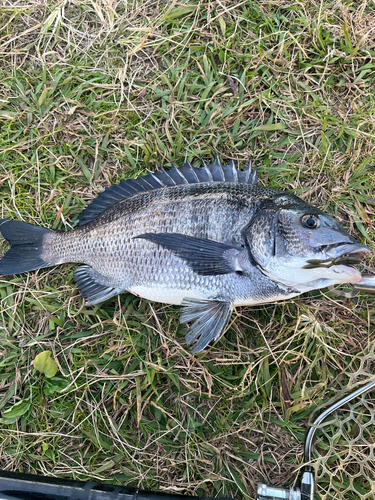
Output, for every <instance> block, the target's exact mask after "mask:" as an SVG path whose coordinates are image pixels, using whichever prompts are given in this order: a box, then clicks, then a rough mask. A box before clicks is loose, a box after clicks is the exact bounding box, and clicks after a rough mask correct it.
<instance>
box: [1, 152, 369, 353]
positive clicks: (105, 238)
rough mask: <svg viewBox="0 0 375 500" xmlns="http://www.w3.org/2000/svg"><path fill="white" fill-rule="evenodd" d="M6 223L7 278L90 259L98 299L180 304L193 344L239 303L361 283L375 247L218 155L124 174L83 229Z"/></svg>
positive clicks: (88, 280) (87, 289) (81, 275)
mask: <svg viewBox="0 0 375 500" xmlns="http://www.w3.org/2000/svg"><path fill="white" fill-rule="evenodd" d="M0 224H1V225H0V231H1V233H2V235H3V237H4V238H6V239H7V240H8V241H9V243H10V244H11V245H12V246H11V248H10V249H9V250H8V252H7V253H6V254H5V256H4V257H3V259H2V260H1V261H0V273H1V274H15V273H23V272H25V271H32V270H34V269H38V268H40V267H46V266H54V265H57V264H62V263H64V262H80V263H83V264H85V265H83V266H81V267H78V269H76V270H75V272H74V276H75V279H76V281H77V282H78V285H79V288H80V291H81V295H82V296H83V298H84V299H85V300H86V302H87V303H88V304H97V303H99V302H102V301H103V300H107V299H109V298H111V297H113V296H115V295H117V294H119V293H122V292H131V293H134V294H136V295H139V296H141V297H145V298H146V299H150V300H155V301H158V302H164V303H167V304H182V306H183V311H182V315H181V322H183V323H185V322H188V323H191V326H190V329H189V331H188V335H187V337H186V340H187V343H188V344H192V343H193V342H194V341H196V344H195V345H194V348H193V352H199V351H201V350H202V349H204V348H205V347H206V346H207V345H208V344H209V343H210V342H212V341H215V340H216V339H218V338H219V337H220V335H221V334H222V333H223V331H224V330H225V328H226V326H227V324H228V320H229V317H230V315H231V312H232V310H233V308H234V307H235V306H243V305H255V304H264V303H269V302H275V301H277V300H284V299H288V298H291V297H295V296H296V295H299V294H300V293H303V292H307V291H308V290H314V289H317V288H324V287H327V286H329V285H334V284H339V283H356V282H358V281H359V280H360V279H361V274H360V273H359V272H358V271H357V270H356V269H355V268H354V267H352V266H351V264H354V263H357V262H359V261H360V259H361V258H363V257H364V256H365V255H367V254H368V253H369V249H368V247H367V246H365V245H360V244H359V243H357V241H356V240H355V239H354V238H353V237H352V236H350V235H349V234H348V233H347V232H346V231H345V229H343V227H342V226H341V225H340V224H339V223H338V222H337V221H336V220H335V219H334V218H333V217H331V216H330V215H328V214H325V213H324V212H322V211H321V210H319V209H317V208H315V207H313V206H311V205H309V204H308V203H306V202H304V201H303V200H301V199H300V198H298V197H297V196H294V195H293V194H290V193H287V192H284V191H277V190H275V189H268V188H265V187H263V186H260V185H257V175H256V171H252V170H251V166H249V168H248V170H247V171H243V172H240V171H238V170H236V168H235V165H234V163H233V162H230V164H229V165H223V164H222V163H221V162H220V161H219V160H218V159H216V160H215V161H214V162H213V163H212V164H211V165H208V166H207V165H204V167H202V168H195V167H192V166H191V165H190V163H188V162H187V163H185V164H184V165H183V166H182V167H181V168H179V169H178V168H176V167H173V168H172V169H170V170H158V171H156V172H154V173H148V174H147V175H146V176H144V177H138V178H137V179H134V180H133V179H130V180H126V181H122V182H120V184H118V185H115V186H112V187H110V188H108V189H106V190H105V191H104V192H103V193H101V194H100V195H99V196H98V197H97V198H96V199H95V200H94V201H93V202H92V203H91V205H89V207H88V208H87V209H86V210H85V211H84V212H83V214H82V216H81V219H80V221H79V227H77V228H76V229H75V230H73V231H68V232H62V231H50V230H48V229H45V228H42V227H39V226H32V225H30V224H26V223H25V222H18V221H10V220H0Z"/></svg>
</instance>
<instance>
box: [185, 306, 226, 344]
mask: <svg viewBox="0 0 375 500" xmlns="http://www.w3.org/2000/svg"><path fill="white" fill-rule="evenodd" d="M182 306H183V312H182V314H181V318H180V323H192V325H191V326H190V328H189V331H188V334H187V335H186V342H187V344H188V345H190V344H192V343H193V342H194V341H195V340H198V342H197V343H196V344H195V346H194V348H193V349H192V352H194V353H196V352H200V351H202V350H203V349H204V348H205V347H207V345H208V344H209V343H210V342H213V341H215V340H217V339H218V338H219V337H220V336H221V335H222V334H223V333H224V330H225V328H226V326H227V325H228V322H229V318H230V316H231V314H232V311H233V306H232V304H231V303H230V302H225V301H221V300H200V299H189V298H187V299H184V300H183V301H182Z"/></svg>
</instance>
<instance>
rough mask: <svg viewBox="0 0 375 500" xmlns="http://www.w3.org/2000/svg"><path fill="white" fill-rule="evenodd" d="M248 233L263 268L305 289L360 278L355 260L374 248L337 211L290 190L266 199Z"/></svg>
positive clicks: (277, 279)
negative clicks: (331, 211)
mask: <svg viewBox="0 0 375 500" xmlns="http://www.w3.org/2000/svg"><path fill="white" fill-rule="evenodd" d="M243 234H244V236H245V239H246V243H247V246H248V251H249V255H250V258H251V259H252V260H253V262H254V261H255V263H256V265H257V267H258V269H260V271H261V272H262V273H263V274H265V275H266V276H268V277H269V278H270V279H272V280H273V281H275V282H277V283H279V284H281V285H284V286H287V287H291V288H293V289H295V290H298V291H299V293H302V292H304V291H308V290H313V289H316V288H324V287H327V286H330V285H335V284H340V283H357V282H358V281H360V280H361V273H360V272H359V271H358V270H357V269H356V268H355V267H353V266H354V265H355V264H358V263H359V262H360V261H361V259H363V258H364V257H365V256H366V255H368V254H369V253H370V249H369V248H368V247H367V246H366V245H361V244H360V243H358V242H357V240H355V238H353V237H352V236H351V235H350V234H349V233H348V232H347V231H346V230H345V229H344V228H343V226H342V225H341V224H340V223H339V222H338V221H337V220H336V219H335V218H334V217H332V216H331V215H329V214H326V213H325V212H323V211H321V210H319V209H318V208H315V207H313V206H312V205H309V204H308V203H306V202H304V201H303V200H301V199H300V198H298V197H297V196H294V195H291V194H288V193H283V194H282V193H280V195H278V196H275V198H274V199H272V200H267V201H266V202H265V203H263V204H261V205H260V206H259V207H258V210H257V212H256V213H255V215H254V216H253V218H252V221H251V222H250V224H249V225H248V226H247V228H245V230H244V232H243Z"/></svg>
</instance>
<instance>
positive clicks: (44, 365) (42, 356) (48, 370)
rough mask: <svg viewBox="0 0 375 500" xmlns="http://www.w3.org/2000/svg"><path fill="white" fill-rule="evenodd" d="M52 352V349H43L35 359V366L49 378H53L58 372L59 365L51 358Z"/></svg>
mask: <svg viewBox="0 0 375 500" xmlns="http://www.w3.org/2000/svg"><path fill="white" fill-rule="evenodd" d="M51 354H52V353H51V351H43V352H41V353H39V354H38V355H37V356H36V358H35V359H34V368H35V369H36V370H38V371H39V372H40V373H43V374H44V375H45V376H46V377H47V378H52V377H54V376H55V375H56V373H57V365H56V363H55V362H54V361H53V359H52V358H51Z"/></svg>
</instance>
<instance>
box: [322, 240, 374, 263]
mask: <svg viewBox="0 0 375 500" xmlns="http://www.w3.org/2000/svg"><path fill="white" fill-rule="evenodd" d="M370 252H371V250H370V249H369V247H368V246H367V245H361V244H360V243H338V244H335V245H329V246H328V247H327V248H326V255H327V257H330V258H331V259H337V258H339V257H343V256H344V255H348V256H353V257H356V258H358V259H359V260H361V259H363V258H364V257H367V255H369V254H370Z"/></svg>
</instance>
